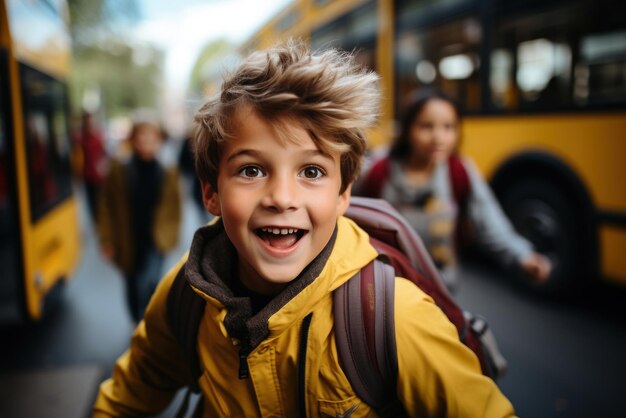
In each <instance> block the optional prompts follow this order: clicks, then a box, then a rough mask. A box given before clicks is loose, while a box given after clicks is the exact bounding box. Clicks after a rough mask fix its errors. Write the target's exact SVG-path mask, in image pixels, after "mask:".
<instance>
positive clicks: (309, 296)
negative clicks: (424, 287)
mask: <svg viewBox="0 0 626 418" xmlns="http://www.w3.org/2000/svg"><path fill="white" fill-rule="evenodd" d="M375 257H376V251H375V250H374V248H373V247H372V246H371V245H370V244H369V237H368V235H367V234H366V233H365V232H364V231H363V230H361V229H360V228H359V227H358V226H357V225H356V224H355V223H354V222H353V221H351V220H350V219H348V218H345V217H341V218H339V220H338V222H337V226H336V228H335V231H334V233H333V235H332V236H331V238H330V240H329V242H328V244H326V246H325V247H324V249H323V250H322V251H321V252H320V254H319V255H318V256H317V257H316V258H315V259H314V260H313V261H312V262H311V263H310V264H309V265H308V266H307V267H305V268H304V270H303V271H302V272H301V273H300V274H299V275H298V277H296V278H295V279H294V280H292V281H291V282H290V283H289V285H288V286H287V287H285V289H283V291H281V292H280V293H279V294H277V295H276V296H275V297H274V298H273V299H272V300H271V301H270V302H269V303H268V304H267V305H266V306H265V307H264V308H263V309H261V310H260V311H259V312H257V313H256V314H255V315H253V314H252V304H251V301H250V298H249V297H236V296H235V295H234V294H233V292H232V290H231V288H232V283H233V281H234V280H238V278H237V274H238V269H237V252H236V250H235V248H234V246H233V245H232V243H231V242H230V240H229V239H228V236H227V235H226V232H225V231H224V227H223V225H222V223H221V222H220V221H217V222H215V223H213V224H211V225H207V226H205V227H203V228H200V229H199V230H198V231H197V232H196V234H195V235H194V238H193V242H192V245H191V248H190V250H189V257H188V259H187V263H186V264H185V272H184V273H185V276H186V279H187V280H188V281H189V283H190V284H191V285H192V287H193V288H194V289H195V291H196V292H197V293H198V294H199V295H200V296H202V297H203V298H204V299H205V300H206V301H207V303H211V304H213V305H215V306H216V307H218V309H219V312H220V318H217V320H218V321H221V322H222V324H223V329H222V331H223V333H224V335H225V336H229V337H234V338H237V339H238V340H239V341H240V342H241V344H242V348H244V349H248V350H251V349H253V348H254V347H256V346H257V345H258V344H259V343H260V342H261V341H263V340H265V339H268V338H272V336H274V335H278V334H280V332H281V331H282V330H284V329H285V328H286V327H288V326H289V325H290V324H292V323H293V322H294V321H299V320H301V319H302V318H304V317H305V316H306V315H308V314H309V313H310V312H311V311H312V310H314V308H315V306H316V304H317V303H319V301H320V300H321V299H322V298H324V297H329V296H330V295H331V293H332V291H333V290H334V289H336V288H337V287H339V286H340V285H341V284H342V283H344V282H345V281H346V280H348V279H350V278H351V277H352V276H353V275H354V274H355V273H356V272H357V271H358V270H360V269H361V267H363V266H364V265H365V264H367V263H368V262H369V261H371V260H372V259H374V258H375Z"/></svg>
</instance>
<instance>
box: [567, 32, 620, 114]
mask: <svg viewBox="0 0 626 418" xmlns="http://www.w3.org/2000/svg"><path fill="white" fill-rule="evenodd" d="M574 79H575V84H574V86H575V87H574V100H575V101H576V104H578V105H585V104H595V103H597V104H614V103H620V102H621V103H624V102H625V101H626V31H624V30H620V31H612V32H607V33H594V34H586V35H584V36H583V38H582V40H581V43H580V60H579V61H578V62H577V63H576V68H575V71H574Z"/></svg>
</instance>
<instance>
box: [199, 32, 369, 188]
mask: <svg viewBox="0 0 626 418" xmlns="http://www.w3.org/2000/svg"><path fill="white" fill-rule="evenodd" d="M379 96H380V93H379V89H378V76H377V75H376V74H375V73H373V72H371V71H368V70H366V69H363V68H362V67H360V66H359V65H357V64H356V62H355V61H354V59H353V56H352V55H351V54H349V53H346V52H341V51H338V50H335V49H329V50H325V51H321V52H315V53H312V52H311V51H310V50H309V49H308V48H307V47H305V46H304V44H303V43H302V42H299V41H294V40H290V41H288V42H287V43H285V44H282V45H279V46H276V47H274V48H271V49H268V50H265V51H259V52H254V53H252V54H251V55H249V56H248V58H247V59H245V60H244V61H243V63H242V64H241V65H240V66H239V67H238V68H237V69H235V70H234V72H232V73H231V74H230V75H228V76H227V77H225V79H224V81H223V84H222V87H221V92H220V93H218V94H217V95H216V96H214V97H212V98H211V99H209V100H208V101H207V102H206V103H205V104H204V105H203V106H202V107H201V108H200V110H198V112H197V113H196V115H195V117H194V120H195V133H194V143H195V155H196V170H197V173H198V176H199V177H200V179H201V180H203V181H208V182H209V183H210V184H211V186H212V187H213V189H214V190H217V173H218V168H219V163H220V160H221V157H222V153H223V148H224V144H225V142H227V141H229V140H232V139H233V137H234V134H235V130H236V120H237V111H238V110H241V109H242V108H243V107H246V106H249V107H250V108H251V109H253V110H254V111H255V112H256V113H257V114H258V115H259V116H260V117H262V118H263V119H265V120H266V121H268V122H270V123H271V124H273V125H274V126H275V127H276V129H277V133H278V135H279V136H280V137H281V138H282V139H283V140H289V139H288V137H287V135H286V131H287V127H288V126H289V125H290V124H293V123H295V124H298V125H299V126H301V127H302V128H304V129H305V130H306V131H307V132H308V134H309V135H310V137H311V139H312V140H313V142H314V143H315V144H316V145H317V147H319V149H320V150H322V151H323V152H330V151H331V150H336V151H339V152H340V153H341V192H343V191H345V190H346V188H347V187H348V185H349V184H350V183H352V182H353V181H354V180H355V179H356V177H357V176H358V174H359V170H360V166H361V158H362V156H363V153H364V152H365V148H366V138H365V131H366V130H367V128H369V127H371V126H373V125H374V123H375V122H376V120H377V117H378V111H379ZM244 123H245V121H244Z"/></svg>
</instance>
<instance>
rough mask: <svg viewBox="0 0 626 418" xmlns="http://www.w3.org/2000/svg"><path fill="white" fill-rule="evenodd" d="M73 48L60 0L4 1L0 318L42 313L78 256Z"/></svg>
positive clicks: (0, 16)
mask: <svg viewBox="0 0 626 418" xmlns="http://www.w3.org/2000/svg"><path fill="white" fill-rule="evenodd" d="M70 52H71V51H70V37H69V30H68V27H67V8H66V5H65V3H64V2H63V1H60V0H6V1H2V4H1V6H0V236H1V237H2V238H1V240H0V266H1V267H0V269H1V272H0V321H2V322H18V321H32V320H37V319H39V318H41V317H42V315H43V313H44V312H45V311H46V308H47V307H48V306H50V304H51V302H52V301H53V300H55V299H56V296H57V295H58V294H59V291H60V289H61V288H62V285H63V283H64V282H65V281H66V280H68V279H69V278H70V277H71V274H72V271H73V270H74V268H75V267H76V265H77V262H78V259H79V247H80V233H79V222H78V210H77V202H76V197H75V195H74V193H73V190H72V182H71V181H72V172H71V167H70V138H69V135H70V134H69V106H68V99H67V97H68V94H67V82H66V80H67V77H68V73H69V66H70Z"/></svg>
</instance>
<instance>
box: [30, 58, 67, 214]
mask: <svg viewBox="0 0 626 418" xmlns="http://www.w3.org/2000/svg"><path fill="white" fill-rule="evenodd" d="M20 69H21V71H20V75H21V77H22V86H23V88H22V94H23V100H24V101H23V104H24V108H23V114H24V127H25V134H26V153H27V155H28V178H29V185H28V187H29V195H30V203H31V217H32V220H33V221H34V220H36V219H39V218H40V217H41V216H42V215H44V214H45V213H46V212H47V211H49V210H50V209H51V208H52V207H54V206H55V205H56V204H57V203H59V202H60V201H61V200H63V199H64V198H67V197H68V196H69V195H70V193H71V184H70V174H71V173H70V151H69V147H70V145H69V144H70V143H69V131H68V124H67V102H66V92H65V89H64V87H63V85H62V84H61V83H60V82H58V81H56V80H54V79H53V78H52V77H50V76H46V75H44V74H42V73H40V72H38V71H36V70H34V69H32V68H30V67H28V66H26V65H24V64H21V65H20Z"/></svg>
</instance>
